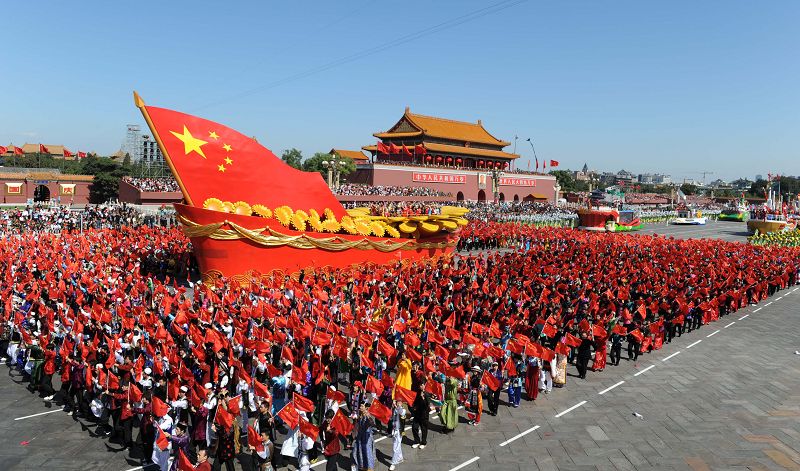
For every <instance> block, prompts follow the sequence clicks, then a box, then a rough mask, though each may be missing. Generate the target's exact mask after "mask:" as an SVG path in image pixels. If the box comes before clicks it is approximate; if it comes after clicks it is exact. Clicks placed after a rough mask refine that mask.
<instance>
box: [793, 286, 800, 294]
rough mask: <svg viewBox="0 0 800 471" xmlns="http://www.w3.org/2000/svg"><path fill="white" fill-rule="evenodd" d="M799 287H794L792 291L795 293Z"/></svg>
mask: <svg viewBox="0 0 800 471" xmlns="http://www.w3.org/2000/svg"><path fill="white" fill-rule="evenodd" d="M799 289H800V287H797V288H795V289H793V290H792V293H794V292H795V291H797V290H799Z"/></svg>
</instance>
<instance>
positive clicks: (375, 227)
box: [369, 221, 386, 237]
mask: <svg viewBox="0 0 800 471" xmlns="http://www.w3.org/2000/svg"><path fill="white" fill-rule="evenodd" d="M369 228H370V230H371V231H372V233H373V234H374V235H375V236H377V237H383V235H384V234H386V228H385V227H384V225H383V224H381V223H380V222H378V221H372V222H371V223H370V224H369Z"/></svg>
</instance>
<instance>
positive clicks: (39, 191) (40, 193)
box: [33, 185, 50, 203]
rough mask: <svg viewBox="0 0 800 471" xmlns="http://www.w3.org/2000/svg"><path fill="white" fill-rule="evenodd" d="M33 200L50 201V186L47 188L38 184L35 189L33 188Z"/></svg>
mask: <svg viewBox="0 0 800 471" xmlns="http://www.w3.org/2000/svg"><path fill="white" fill-rule="evenodd" d="M33 201H35V202H37V203H38V202H41V201H50V188H47V185H38V186H37V187H36V189H35V190H33Z"/></svg>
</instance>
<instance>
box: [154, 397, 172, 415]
mask: <svg viewBox="0 0 800 471" xmlns="http://www.w3.org/2000/svg"><path fill="white" fill-rule="evenodd" d="M168 411H169V406H168V405H167V404H166V403H164V401H162V400H161V399H159V398H158V397H157V396H153V415H154V416H156V417H164V416H165V415H166V414H167V412H168Z"/></svg>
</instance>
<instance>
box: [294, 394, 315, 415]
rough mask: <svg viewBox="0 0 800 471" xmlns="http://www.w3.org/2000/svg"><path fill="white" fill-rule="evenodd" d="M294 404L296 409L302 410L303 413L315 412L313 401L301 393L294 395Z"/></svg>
mask: <svg viewBox="0 0 800 471" xmlns="http://www.w3.org/2000/svg"><path fill="white" fill-rule="evenodd" d="M292 404H294V407H295V409H297V410H301V411H303V412H314V403H313V402H312V401H311V399H309V398H307V397H305V396H303V395H302V394H299V393H294V395H292Z"/></svg>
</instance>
